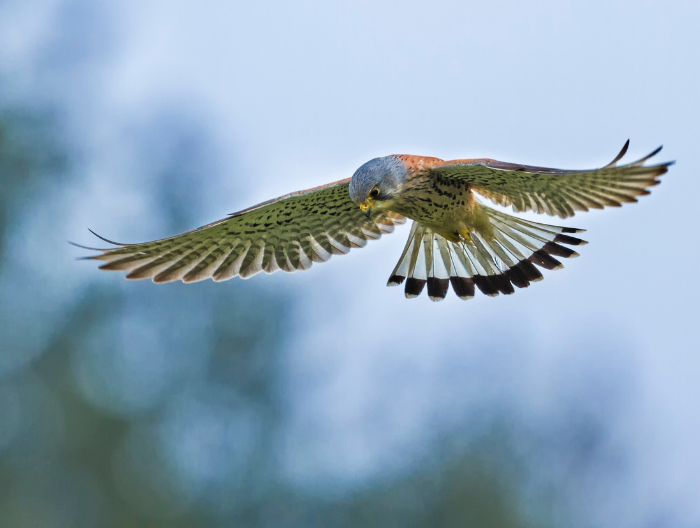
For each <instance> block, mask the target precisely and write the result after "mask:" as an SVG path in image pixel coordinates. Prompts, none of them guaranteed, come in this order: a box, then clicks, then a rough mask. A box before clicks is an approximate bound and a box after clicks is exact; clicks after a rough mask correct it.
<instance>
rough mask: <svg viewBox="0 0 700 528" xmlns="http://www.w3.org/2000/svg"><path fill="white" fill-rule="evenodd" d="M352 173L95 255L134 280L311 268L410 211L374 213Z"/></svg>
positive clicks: (219, 277)
mask: <svg viewBox="0 0 700 528" xmlns="http://www.w3.org/2000/svg"><path fill="white" fill-rule="evenodd" d="M349 182H350V180H349V179H346V180H341V181H339V182H335V183H331V184H328V185H324V186H322V187H316V188H313V189H308V190H305V191H299V192H296V193H292V194H288V195H285V196H281V197H280V198H276V199H274V200H270V201H268V202H264V203H262V204H259V205H256V206H254V207H251V208H249V209H245V210H243V211H240V212H238V213H234V214H232V215H230V216H229V217H228V218H225V219H223V220H219V221H218V222H214V223H212V224H209V225H206V226H203V227H200V228H199V229H195V230H193V231H189V232H187V233H183V234H181V235H177V236H174V237H170V238H164V239H162V240H155V241H153V242H145V243H142V244H118V246H119V247H116V248H112V249H101V250H99V251H101V254H99V255H95V256H92V257H88V258H89V259H93V260H101V261H104V262H105V263H104V264H103V265H102V266H100V269H105V270H124V271H128V274H127V276H126V278H127V279H146V278H151V279H153V282H170V281H176V280H182V281H183V282H195V281H200V280H203V279H208V278H212V279H213V280H215V281H222V280H227V279H230V278H232V277H235V276H237V275H238V276H240V277H242V278H248V277H251V276H253V275H255V274H256V273H259V272H261V271H265V272H267V273H272V272H274V271H277V270H279V269H281V270H284V271H288V272H292V271H296V270H305V269H308V268H310V267H311V265H312V264H313V263H314V262H325V261H327V260H328V259H330V257H331V255H340V254H344V253H347V252H348V251H350V249H351V248H353V247H363V246H364V245H365V244H366V243H367V241H368V240H371V239H377V238H379V237H380V236H381V235H382V234H384V233H391V232H392V231H393V230H394V225H395V224H401V223H403V222H405V218H403V217H402V216H400V215H397V214H394V213H386V214H379V215H376V216H373V217H371V218H367V217H366V216H365V215H364V213H362V211H360V209H359V208H358V207H357V205H355V204H354V203H353V202H352V201H351V200H350V197H349V194H348V185H349Z"/></svg>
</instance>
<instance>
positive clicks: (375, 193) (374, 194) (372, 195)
mask: <svg viewBox="0 0 700 528" xmlns="http://www.w3.org/2000/svg"><path fill="white" fill-rule="evenodd" d="M377 196H379V189H377V188H376V187H375V188H374V189H372V190H371V191H370V193H369V197H370V198H376V197H377Z"/></svg>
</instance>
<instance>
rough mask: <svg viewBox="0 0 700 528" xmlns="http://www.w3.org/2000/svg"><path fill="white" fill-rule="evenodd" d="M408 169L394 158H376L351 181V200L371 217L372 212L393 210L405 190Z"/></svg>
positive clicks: (358, 171)
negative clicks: (393, 205)
mask: <svg viewBox="0 0 700 528" xmlns="http://www.w3.org/2000/svg"><path fill="white" fill-rule="evenodd" d="M406 174H407V173H406V167H405V166H404V163H403V161H401V160H400V159H399V158H396V157H394V156H386V157H384V158H375V159H373V160H370V161H368V162H367V163H365V164H364V165H362V167H360V168H359V169H357V170H356V171H355V174H353V175H352V180H351V181H350V189H349V191H350V199H351V200H352V201H353V202H355V203H356V204H357V205H358V207H359V208H360V209H362V211H363V212H364V213H365V214H366V215H367V216H369V215H370V214H371V213H372V211H384V210H387V209H391V205H392V203H393V201H394V200H396V199H397V198H398V197H399V195H400V194H401V191H402V190H403V186H404V183H405V182H406Z"/></svg>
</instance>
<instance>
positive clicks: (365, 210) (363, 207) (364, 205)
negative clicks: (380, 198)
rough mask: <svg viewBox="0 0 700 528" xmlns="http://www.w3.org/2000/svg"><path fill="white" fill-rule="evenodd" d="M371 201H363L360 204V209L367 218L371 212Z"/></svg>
mask: <svg viewBox="0 0 700 528" xmlns="http://www.w3.org/2000/svg"><path fill="white" fill-rule="evenodd" d="M372 205H374V204H372V203H370V202H363V203H361V204H360V206H359V207H360V210H361V211H362V212H363V213H365V216H366V217H367V218H369V215H370V214H372Z"/></svg>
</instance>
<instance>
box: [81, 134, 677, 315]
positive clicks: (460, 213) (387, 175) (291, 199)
mask: <svg viewBox="0 0 700 528" xmlns="http://www.w3.org/2000/svg"><path fill="white" fill-rule="evenodd" d="M628 146H629V141H627V143H625V146H624V147H623V148H622V150H621V151H620V153H619V154H618V155H617V156H616V157H615V159H614V160H613V161H612V162H611V163H609V164H608V165H606V166H604V167H602V168H600V169H593V170H560V169H548V168H543V167H532V166H527V165H520V164H516V163H505V162H502V161H496V160H492V159H459V160H451V161H443V160H441V159H438V158H431V157H425V156H412V155H390V156H386V157H383V158H375V159H373V160H370V161H368V162H367V163H365V164H364V165H362V166H361V167H360V168H359V169H357V171H356V172H355V174H353V176H352V178H348V179H345V180H340V181H337V182H334V183H329V184H327V185H322V186H320V187H314V188H313V189H307V190H305V191H298V192H294V193H291V194H287V195H284V196H280V197H279V198H275V199H274V200H269V201H267V202H263V203H261V204H258V205H255V206H253V207H250V208H248V209H244V210H243V211H239V212H237V213H233V214H231V215H229V216H228V217H227V218H224V219H223V220H219V221H217V222H213V223H211V224H208V225H205V226H203V227H200V228H198V229H195V230H193V231H188V232H186V233H183V234H180V235H176V236H174V237H170V238H164V239H161V240H155V241H153V242H145V243H142V244H118V243H115V242H111V241H109V240H107V239H103V240H105V241H106V242H108V243H110V244H114V245H116V246H118V247H115V248H110V249H98V250H97V251H100V254H99V255H95V256H91V257H86V258H88V259H94V260H101V261H104V264H103V265H102V266H100V269H105V270H125V271H128V274H127V275H126V278H127V279H146V278H150V279H152V280H153V282H170V281H176V280H181V281H183V282H196V281H200V280H203V279H208V278H211V279H213V280H215V281H223V280H227V279H230V278H232V277H235V276H237V275H238V276H239V277H241V278H244V279H246V278H248V277H252V276H253V275H255V274H257V273H260V272H261V271H265V272H267V273H272V272H274V271H277V270H280V269H281V270H283V271H288V272H292V271H296V270H306V269H309V268H310V267H311V265H312V264H313V263H314V262H325V261H327V260H328V259H330V258H331V255H340V254H344V253H347V252H348V251H350V249H351V248H355V247H363V246H364V245H365V244H366V243H367V241H368V240H370V239H378V238H380V237H381V236H382V234H385V233H391V232H392V231H393V230H394V226H395V225H396V224H402V223H404V222H405V221H406V218H410V219H412V220H413V226H412V227H411V231H410V233H409V235H408V241H407V242H406V247H405V248H404V250H403V253H402V254H401V258H400V259H399V262H398V264H397V265H396V267H395V268H394V271H393V272H392V273H391V276H390V277H389V282H388V285H389V286H397V285H399V284H401V283H403V282H404V281H405V293H406V297H408V298H411V297H416V296H418V295H420V293H421V292H422V291H423V289H424V288H425V286H426V284H427V289H428V295H429V297H430V299H432V300H433V301H438V300H442V299H444V298H445V295H446V294H447V291H448V289H449V285H450V284H451V285H452V288H453V290H454V292H455V294H456V295H457V296H458V297H459V298H461V299H470V298H472V297H473V296H474V293H475V286H476V288H478V289H479V290H481V292H482V293H484V294H486V295H491V296H496V295H498V294H499V293H502V294H506V295H507V294H511V293H513V291H514V288H513V286H516V287H518V288H525V287H527V286H529V284H530V283H531V282H535V281H539V280H541V279H542V274H541V273H540V271H539V270H538V268H537V266H539V267H541V268H544V269H548V270H553V269H558V268H561V267H562V265H561V263H560V262H559V260H557V259H556V258H555V257H564V258H570V257H577V256H578V253H576V252H575V251H574V250H572V249H569V248H568V247H566V246H579V245H582V244H586V243H587V242H585V241H583V240H581V239H580V238H576V237H573V236H571V234H572V233H579V232H581V231H583V230H581V229H574V228H570V227H558V226H553V225H547V224H540V223H536V222H531V221H529V220H524V219H522V218H518V217H515V216H511V215H509V214H506V213H503V212H501V211H497V210H495V209H493V208H491V207H488V206H486V205H483V204H482V203H481V202H480V201H479V200H478V199H477V195H479V196H481V197H484V198H488V199H489V200H491V201H492V202H494V203H496V204H498V205H501V206H508V205H511V206H512V208H513V210H514V211H515V212H523V211H529V210H531V211H534V212H536V213H546V214H548V215H551V216H554V215H556V216H559V217H561V218H567V217H569V216H573V215H574V212H575V211H588V210H589V209H602V208H604V207H605V206H616V207H619V206H621V205H622V204H623V203H628V202H636V201H637V199H636V197H637V196H640V195H645V194H649V191H648V190H647V188H648V187H651V186H653V185H657V184H658V183H659V180H657V179H656V178H657V177H658V176H661V175H662V174H664V173H665V172H666V171H667V170H668V167H669V165H671V164H672V163H673V162H668V163H660V164H658V165H649V166H645V165H644V162H645V161H647V160H648V159H649V158H651V157H652V156H654V155H655V154H657V153H658V152H659V151H660V150H661V147H659V148H658V149H656V150H655V151H654V152H652V153H651V154H649V155H648V156H645V157H644V158H642V159H640V160H638V161H635V162H633V163H629V164H627V165H621V166H617V162H618V161H619V160H620V159H621V158H622V157H623V156H624V154H625V152H626V151H627V147H628ZM100 238H102V237H100ZM88 249H93V248H88Z"/></svg>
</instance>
